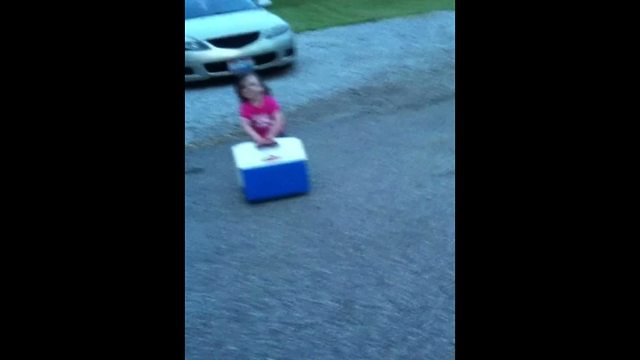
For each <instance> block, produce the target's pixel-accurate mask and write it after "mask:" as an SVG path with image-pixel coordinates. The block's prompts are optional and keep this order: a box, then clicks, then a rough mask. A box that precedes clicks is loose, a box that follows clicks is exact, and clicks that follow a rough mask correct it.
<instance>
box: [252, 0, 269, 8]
mask: <svg viewBox="0 0 640 360" xmlns="http://www.w3.org/2000/svg"><path fill="white" fill-rule="evenodd" d="M254 1H255V3H256V4H257V5H258V6H262V7H269V6H271V4H272V3H271V0H254Z"/></svg>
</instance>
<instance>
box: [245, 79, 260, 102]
mask: <svg viewBox="0 0 640 360" xmlns="http://www.w3.org/2000/svg"><path fill="white" fill-rule="evenodd" d="M262 95H264V87H263V86H262V84H260V80H258V78H257V77H255V76H254V75H249V76H247V77H246V78H245V79H244V80H243V81H242V96H244V97H245V98H247V99H249V100H258V99H260V97H262Z"/></svg>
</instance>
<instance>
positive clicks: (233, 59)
mask: <svg viewBox="0 0 640 360" xmlns="http://www.w3.org/2000/svg"><path fill="white" fill-rule="evenodd" d="M269 3H270V1H265V0H256V1H252V0H185V20H184V33H185V36H184V79H185V81H196V80H205V79H209V78H213V77H221V76H228V75H233V74H237V73H241V72H244V71H250V70H262V69H266V68H271V67H278V66H286V65H289V64H292V63H293V62H294V61H295V58H296V46H295V40H294V36H295V35H294V33H293V31H292V30H291V27H290V26H289V24H287V22H285V21H284V20H282V19H281V18H280V17H278V16H276V15H275V14H273V13H271V12H269V11H267V10H266V9H265V8H263V6H264V5H268V4H269ZM258 4H260V5H258Z"/></svg>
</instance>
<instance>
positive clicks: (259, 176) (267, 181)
mask: <svg viewBox="0 0 640 360" xmlns="http://www.w3.org/2000/svg"><path fill="white" fill-rule="evenodd" d="M242 180H243V184H244V189H243V190H244V195H245V197H246V199H247V201H251V202H253V201H262V200H268V199H274V198H279V197H287V196H292V195H298V194H304V193H307V192H309V175H308V172H307V164H306V162H304V161H299V162H292V163H287V164H280V165H273V166H267V167H261V168H257V169H251V170H244V171H242Z"/></svg>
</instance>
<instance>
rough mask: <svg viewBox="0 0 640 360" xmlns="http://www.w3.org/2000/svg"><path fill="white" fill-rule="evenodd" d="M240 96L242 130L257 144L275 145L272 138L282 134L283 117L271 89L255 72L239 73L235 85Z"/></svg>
mask: <svg viewBox="0 0 640 360" xmlns="http://www.w3.org/2000/svg"><path fill="white" fill-rule="evenodd" d="M235 90H236V93H237V94H238V97H239V98H240V102H241V105H240V121H241V123H242V128H243V129H244V131H246V132H247V134H249V136H251V138H252V139H253V141H255V142H256V144H257V145H258V146H268V145H275V144H276V142H275V140H274V138H275V137H276V136H280V135H283V133H284V124H285V119H284V116H283V115H282V112H281V111H280V105H278V102H277V101H276V100H275V99H274V98H273V97H272V96H271V90H270V89H269V88H268V87H267V86H266V85H265V84H264V83H263V82H262V80H260V78H259V77H258V75H257V74H255V73H248V74H244V75H241V76H240V77H239V78H238V81H237V83H236V86H235Z"/></svg>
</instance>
